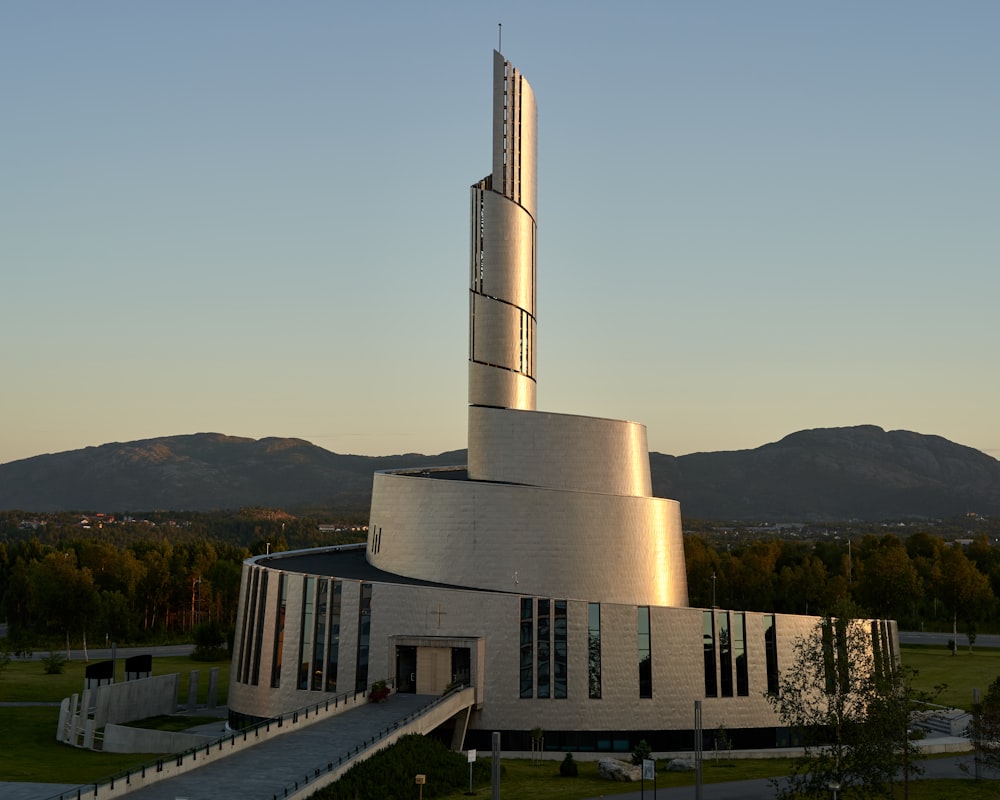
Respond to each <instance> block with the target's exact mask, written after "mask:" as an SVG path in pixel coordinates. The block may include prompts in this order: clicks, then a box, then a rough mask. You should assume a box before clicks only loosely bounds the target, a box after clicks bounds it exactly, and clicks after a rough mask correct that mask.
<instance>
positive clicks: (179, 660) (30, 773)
mask: <svg viewBox="0 0 1000 800" xmlns="http://www.w3.org/2000/svg"><path fill="white" fill-rule="evenodd" d="M85 667H86V665H85V664H84V663H83V662H82V661H70V662H67V663H66V668H65V672H64V673H63V674H62V675H46V674H45V668H44V667H43V665H42V663H41V662H40V661H13V662H11V664H10V665H9V666H8V667H7V669H5V670H4V671H3V673H2V674H0V702H58V701H60V700H62V699H63V698H64V697H69V696H70V695H72V694H73V693H74V692H80V691H82V689H83V676H84V669H85ZM212 667H219V702H220V703H224V702H225V698H226V696H227V693H228V690H229V662H228V661H192V660H191V659H190V658H188V657H187V656H171V657H162V658H154V659H153V674H154V675H167V674H170V673H172V672H180V673H181V689H180V694H181V698H180V699H181V702H184V701H185V700H186V699H187V676H188V673H189V672H190V671H191V670H193V669H197V670H199V671H200V673H201V674H200V676H199V681H198V689H199V691H198V694H199V702H205V700H206V699H207V697H208V671H209V669H211V668H212ZM123 668H124V660H123V659H122V660H120V663H119V665H118V669H119V675H118V677H119V679H121V678H122V677H123V675H121V674H120V673H121V670H122V669H123ZM58 723H59V708H58V707H56V706H50V707H45V706H42V707H29V708H2V707H0V781H31V782H35V781H37V782H39V783H71V784H79V783H87V782H88V781H96V780H100V779H102V778H106V777H107V776H109V775H112V774H114V773H116V772H118V771H120V770H123V769H127V768H128V767H132V766H136V765H138V764H141V763H143V762H144V761H148V760H149V759H150V758H153V757H154V754H134V753H133V754H129V753H126V754H118V753H95V752H92V751H89V750H81V749H78V748H75V747H70V746H69V745H65V744H60V743H59V742H57V741H56V739H55V736H56V727H57V725H58ZM191 724H197V721H196V722H194V723H191Z"/></svg>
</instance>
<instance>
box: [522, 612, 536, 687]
mask: <svg viewBox="0 0 1000 800" xmlns="http://www.w3.org/2000/svg"><path fill="white" fill-rule="evenodd" d="M531 606H532V600H531V598H530V597H522V598H521V697H533V696H534V688H535V687H534V681H535V675H534V647H533V646H532V644H533V639H532V637H533V636H534V631H533V630H532V628H533V626H532V608H531Z"/></svg>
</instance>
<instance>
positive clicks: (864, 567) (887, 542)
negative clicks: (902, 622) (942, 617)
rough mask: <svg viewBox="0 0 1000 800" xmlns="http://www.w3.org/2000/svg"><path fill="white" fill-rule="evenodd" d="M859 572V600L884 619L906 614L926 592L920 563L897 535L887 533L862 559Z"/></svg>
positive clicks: (875, 614)
mask: <svg viewBox="0 0 1000 800" xmlns="http://www.w3.org/2000/svg"><path fill="white" fill-rule="evenodd" d="M866 538H867V537H866ZM859 572H860V573H861V574H860V576H859V577H858V586H857V592H858V593H857V597H858V600H859V601H860V602H861V603H862V604H863V605H865V606H866V607H867V608H868V610H870V611H871V612H872V614H873V615H874V616H876V617H878V618H880V619H897V618H899V617H900V616H904V615H905V614H906V613H907V612H909V611H910V610H911V608H912V606H913V603H914V602H916V600H917V599H918V598H919V597H920V596H921V595H922V594H923V586H922V585H921V581H920V576H919V574H918V573H917V570H916V567H914V566H913V563H912V562H911V561H910V556H909V554H908V553H907V552H906V548H905V547H904V546H903V543H902V541H900V540H899V539H898V538H897V537H895V536H891V535H890V536H884V537H883V538H882V540H881V541H880V542H879V544H878V546H877V547H875V548H873V549H872V550H871V552H870V553H868V554H867V557H866V558H865V559H864V560H863V561H862V564H861V569H860V570H859Z"/></svg>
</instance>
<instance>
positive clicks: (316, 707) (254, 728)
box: [44, 680, 395, 800]
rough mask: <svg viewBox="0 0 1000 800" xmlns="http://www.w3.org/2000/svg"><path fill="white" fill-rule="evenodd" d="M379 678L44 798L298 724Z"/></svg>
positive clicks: (74, 794) (72, 795)
mask: <svg viewBox="0 0 1000 800" xmlns="http://www.w3.org/2000/svg"><path fill="white" fill-rule="evenodd" d="M379 682H380V681H374V682H373V683H372V684H371V686H369V687H368V688H367V689H355V690H354V691H353V692H342V693H341V694H338V695H334V696H333V697H327V698H325V699H324V700H318V701H317V702H315V703H309V704H308V705H305V706H302V707H300V708H297V709H295V710H293V711H285V712H283V713H281V714H279V715H277V716H276V717H270V718H268V719H265V720H262V721H261V722H257V723H255V724H253V725H249V726H247V727H246V728H240V729H239V730H238V731H232V732H230V733H227V734H225V735H223V736H220V737H219V738H217V739H212V740H211V741H209V742H206V743H205V744H199V745H197V746H196V747H189V748H188V749H187V750H181V751H180V752H177V753H172V754H169V755H166V756H161V757H159V758H153V759H150V760H149V761H145V762H143V763H142V764H139V765H138V766H136V767H130V768H129V769H124V770H121V771H119V772H116V773H114V774H112V775H110V776H108V777H107V778H103V779H101V780H99V781H95V782H91V783H83V784H80V785H79V786H75V787H73V788H72V789H67V790H64V791H62V792H58V793H57V794H53V795H49V796H48V797H46V798H45V799H44V800H83V797H84V795H85V794H87V793H89V792H90V791H91V790H93V791H94V795H93V796H94V797H96V796H97V793H98V792H99V790H100V788H101V787H102V786H107V787H108V788H110V789H114V788H115V783H116V782H120V781H122V780H124V781H125V783H126V784H131V783H132V778H133V776H140V777H141V778H145V777H146V772H147V771H150V772H162V771H163V764H164V762H167V761H172V760H173V761H175V764H176V766H178V767H180V766H183V764H184V760H185V759H186V758H187V757H188V756H190V757H191V759H192V760H194V761H196V760H197V759H198V753H200V752H203V753H204V754H205V755H206V756H207V755H208V754H209V753H210V751H211V749H212V748H213V747H216V746H217V747H218V749H219V750H222V745H223V744H224V743H225V742H227V741H228V742H229V743H230V745H231V746H232V747H235V746H236V739H237V737H239V736H240V735H241V734H242V738H243V741H244V742H245V741H246V740H247V736H248V735H249V734H251V733H252V734H253V735H254V737H259V736H260V731H261V729H264V731H265V733H270V731H271V725H275V726H276V727H278V728H281V727H283V726H284V723H285V722H286V721H290V722H291V723H292V724H293V725H296V724H298V721H299V716H300V715H301V716H303V717H304V719H309V713H310V710H311V711H312V713H313V714H314V715H315V714H319V713H320V710H321V709H322V710H324V711H329V710H330V705H331V704H332V705H333V708H334V709H337V708H338V707H339V706H340V702H341V700H343V701H344V702H345V703H346V702H347V700H348V698H350V699H352V700H353V701H354V702H355V703H356V702H357V700H358V695H361V696H362V697H366V696H367V695H368V694H369V693H370V692H371V688H372V686H374V685H375V684H376V683H379ZM381 682H382V683H385V684H386V685H387V686H393V685H394V683H395V682H394V681H393V680H385V681H381Z"/></svg>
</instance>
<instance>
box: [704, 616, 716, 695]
mask: <svg viewBox="0 0 1000 800" xmlns="http://www.w3.org/2000/svg"><path fill="white" fill-rule="evenodd" d="M714 617H715V615H714V614H713V613H712V612H711V611H703V612H701V641H702V647H703V648H704V650H705V697H718V696H719V682H718V678H717V677H716V673H715V619H714Z"/></svg>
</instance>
